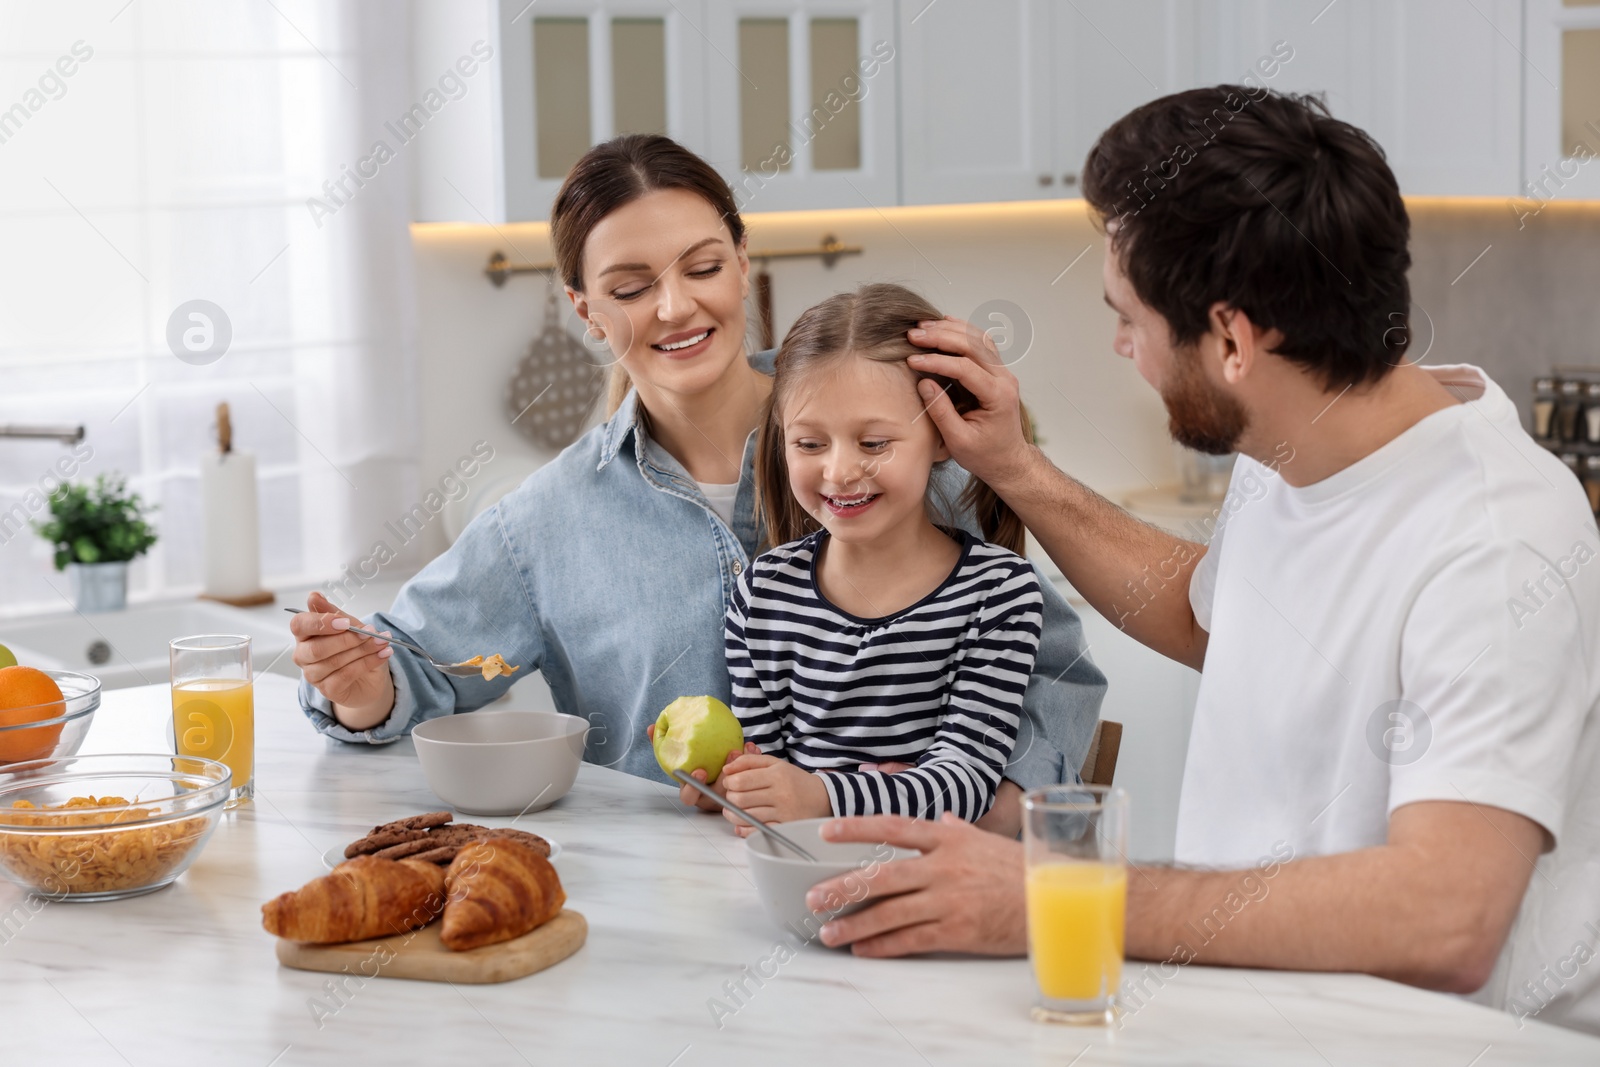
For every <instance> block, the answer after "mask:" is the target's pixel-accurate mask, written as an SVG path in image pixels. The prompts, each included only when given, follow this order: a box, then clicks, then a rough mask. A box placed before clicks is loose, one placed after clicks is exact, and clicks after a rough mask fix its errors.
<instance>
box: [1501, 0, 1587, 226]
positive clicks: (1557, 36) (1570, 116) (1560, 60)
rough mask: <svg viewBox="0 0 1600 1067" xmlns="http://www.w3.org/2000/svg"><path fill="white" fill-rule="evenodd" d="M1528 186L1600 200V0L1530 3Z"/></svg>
mask: <svg viewBox="0 0 1600 1067" xmlns="http://www.w3.org/2000/svg"><path fill="white" fill-rule="evenodd" d="M1525 17H1526V19H1527V25H1526V32H1527V48H1526V52H1527V70H1526V72H1525V73H1524V75H1523V80H1522V84H1523V85H1524V86H1525V87H1526V90H1527V99H1526V104H1525V107H1526V112H1525V114H1526V119H1525V122H1524V127H1523V128H1524V136H1523V169H1522V178H1523V187H1522V189H1521V190H1519V191H1520V192H1521V193H1522V194H1523V195H1524V196H1527V197H1529V198H1531V199H1533V200H1538V201H1547V200H1577V199H1583V200H1593V199H1596V198H1600V0H1527V7H1526V12H1525Z"/></svg>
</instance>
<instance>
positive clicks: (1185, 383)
mask: <svg viewBox="0 0 1600 1067" xmlns="http://www.w3.org/2000/svg"><path fill="white" fill-rule="evenodd" d="M1173 368H1174V372H1173V376H1172V381H1171V384H1170V385H1169V386H1168V387H1167V388H1165V389H1163V390H1161V399H1162V401H1163V402H1164V403H1165V404H1166V405H1167V432H1168V433H1170V434H1172V439H1173V440H1174V441H1177V442H1178V443H1179V444H1180V445H1183V446H1185V447H1186V448H1192V449H1194V450H1195V451H1196V452H1204V453H1207V454H1208V455H1212V456H1225V455H1227V454H1228V453H1230V452H1234V451H1237V446H1238V444H1239V438H1240V437H1241V436H1243V434H1244V431H1245V427H1246V426H1247V425H1248V424H1249V419H1248V417H1247V416H1246V415H1245V410H1244V406H1243V405H1241V404H1240V403H1239V402H1238V401H1237V400H1235V399H1234V398H1233V397H1231V396H1229V395H1228V394H1226V393H1224V392H1222V391H1221V390H1220V389H1218V388H1217V387H1216V386H1214V385H1212V384H1211V382H1210V381H1209V380H1207V378H1206V376H1205V373H1204V372H1203V371H1201V369H1200V356H1199V353H1197V352H1195V351H1193V350H1192V349H1191V350H1185V349H1179V350H1177V351H1175V352H1174V353H1173Z"/></svg>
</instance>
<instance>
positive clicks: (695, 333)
mask: <svg viewBox="0 0 1600 1067" xmlns="http://www.w3.org/2000/svg"><path fill="white" fill-rule="evenodd" d="M716 333H717V329H716V327H715V326H706V327H703V328H701V329H698V330H681V331H679V332H678V333H674V334H670V335H668V336H667V337H663V338H662V339H661V340H659V341H657V342H656V343H655V344H653V345H651V346H650V347H651V348H653V349H655V350H656V351H657V352H660V353H661V354H662V355H664V356H667V357H668V358H670V359H688V358H689V357H691V356H698V355H699V354H700V353H702V352H704V351H705V350H706V349H707V348H709V347H711V340H712V338H713V337H715V336H716Z"/></svg>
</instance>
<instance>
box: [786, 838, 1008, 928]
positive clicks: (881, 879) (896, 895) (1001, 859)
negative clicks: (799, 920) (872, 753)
mask: <svg viewBox="0 0 1600 1067" xmlns="http://www.w3.org/2000/svg"><path fill="white" fill-rule="evenodd" d="M822 836H823V837H824V838H825V839H826V840H829V841H863V842H871V843H874V844H875V843H877V842H880V841H887V842H888V843H889V844H891V845H895V846H898V847H900V848H913V849H916V850H917V851H919V852H921V853H922V855H921V856H918V857H916V858H915V859H905V860H897V861H895V862H893V863H885V864H882V865H880V866H879V867H878V869H877V870H876V871H875V872H873V874H872V876H871V877H870V878H869V879H868V880H867V897H866V899H867V900H868V902H869V904H870V906H869V907H867V908H865V909H863V910H862V911H858V912H856V913H855V914H853V915H846V916H843V917H841V918H837V919H833V920H832V921H830V922H829V923H828V924H827V925H826V926H824V927H823V928H822V941H823V944H826V945H829V946H834V945H850V946H851V947H852V950H853V951H854V952H855V953H856V955H858V956H905V955H910V954H912V953H917V952H970V953H974V954H977V955H983V956H1020V955H1022V954H1024V953H1025V952H1027V950H1028V939H1027V920H1026V908H1025V903H1024V896H1023V877H1022V845H1021V844H1020V843H1019V842H1017V841H1014V840H1011V839H1009V838H1006V837H1001V836H1000V835H998V834H992V833H988V832H987V831H984V830H980V829H978V828H977V827H976V826H973V825H971V824H969V823H966V822H963V821H962V820H961V819H959V818H957V817H956V816H955V815H952V814H950V813H948V812H947V813H945V814H944V815H943V816H941V817H940V819H939V821H938V822H927V821H925V820H922V819H908V818H905V817H904V816H900V815H872V816H865V817H859V818H849V819H839V820H837V821H835V822H831V823H828V824H827V825H826V826H824V827H823V828H822ZM858 877H859V876H858V874H857V872H854V871H852V872H851V873H849V874H846V875H841V876H840V877H838V878H834V879H830V880H829V881H826V882H823V883H821V884H819V885H817V886H814V887H813V888H812V890H811V892H810V893H809V894H808V895H807V897H806V903H807V904H808V905H809V906H810V907H811V908H812V910H814V911H825V910H827V908H828V906H829V898H830V896H831V897H832V898H833V901H834V902H835V903H837V901H838V900H839V899H842V898H845V897H847V896H849V895H851V893H852V887H853V885H858V884H859V883H858V882H857V879H858Z"/></svg>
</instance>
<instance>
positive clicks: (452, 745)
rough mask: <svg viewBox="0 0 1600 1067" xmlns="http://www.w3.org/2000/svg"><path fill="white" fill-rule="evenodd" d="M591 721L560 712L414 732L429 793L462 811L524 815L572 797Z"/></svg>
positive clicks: (455, 719) (442, 724)
mask: <svg viewBox="0 0 1600 1067" xmlns="http://www.w3.org/2000/svg"><path fill="white" fill-rule="evenodd" d="M588 732H589V724H588V722H587V721H585V720H583V719H580V718H578V717H577V716H575V715H562V714H560V713H559V712H554V711H471V712H463V713H461V714H458V715H446V716H444V717H443V718H438V719H429V720H428V721H427V722H424V723H420V724H418V725H417V727H416V728H415V729H413V730H412V731H411V737H412V739H413V740H414V741H415V742H416V745H417V759H418V761H420V762H421V764H422V776H423V777H424V778H425V779H427V782H428V788H429V789H431V790H433V792H434V795H436V796H437V797H438V798H439V799H440V800H442V801H444V802H445V803H446V804H448V805H450V807H451V808H453V809H454V810H456V811H462V812H466V813H468V814H470V815H521V814H523V813H525V812H530V811H538V810H540V809H541V808H547V807H549V806H550V805H551V804H554V803H555V802H556V801H558V800H560V799H561V798H562V797H564V796H566V795H567V790H569V789H571V788H572V783H573V781H574V780H575V779H576V778H577V777H578V765H579V764H580V763H582V762H583V740H584V735H585V734H587V733H588Z"/></svg>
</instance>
